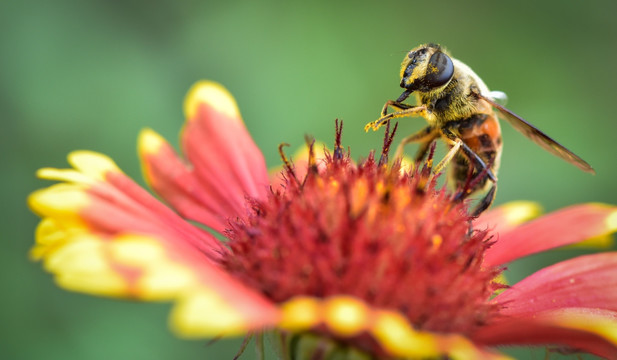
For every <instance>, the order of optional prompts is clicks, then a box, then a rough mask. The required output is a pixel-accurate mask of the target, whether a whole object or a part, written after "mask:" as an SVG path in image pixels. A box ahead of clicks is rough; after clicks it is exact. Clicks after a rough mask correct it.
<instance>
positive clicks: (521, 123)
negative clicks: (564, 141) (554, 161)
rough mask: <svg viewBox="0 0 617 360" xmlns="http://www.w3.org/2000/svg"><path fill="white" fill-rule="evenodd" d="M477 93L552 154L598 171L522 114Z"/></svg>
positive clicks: (522, 132) (584, 167)
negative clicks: (526, 119)
mask: <svg viewBox="0 0 617 360" xmlns="http://www.w3.org/2000/svg"><path fill="white" fill-rule="evenodd" d="M476 95H477V96H478V97H479V98H481V99H483V100H485V101H487V102H488V103H489V104H491V105H492V106H493V107H494V108H496V109H497V110H499V113H500V114H501V115H502V118H504V119H505V120H507V121H508V122H509V123H510V125H512V127H514V128H515V129H516V130H517V131H519V132H520V133H521V134H523V135H525V136H526V137H528V138H529V139H531V141H533V142H535V143H536V144H538V145H540V146H541V147H542V148H543V149H544V150H546V151H548V152H550V153H551V154H553V155H555V156H558V157H560V158H562V159H564V160H565V161H567V162H569V163H570V164H572V165H574V166H576V167H578V168H579V169H581V170H583V171H585V172H588V173H591V174H595V173H596V172H595V170H593V168H592V167H591V165H589V164H588V163H587V162H586V161H585V160H583V159H581V158H580V157H579V156H578V155H576V154H574V153H573V152H572V151H570V150H568V149H566V148H565V147H564V146H563V145H561V144H560V143H558V142H557V141H555V140H553V139H552V138H551V137H549V136H548V135H546V134H545V133H543V132H542V131H540V130H538V129H537V128H536V127H535V126H533V125H531V124H530V123H528V122H527V121H525V120H524V119H523V118H521V117H520V116H518V115H516V114H515V113H513V112H512V111H510V110H508V109H506V108H505V107H503V106H502V105H500V104H498V103H497V102H495V101H494V100H493V99H492V98H491V97H488V96H484V95H482V94H480V93H478V92H476Z"/></svg>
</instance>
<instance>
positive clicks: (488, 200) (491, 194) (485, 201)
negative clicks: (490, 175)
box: [472, 182, 497, 217]
mask: <svg viewBox="0 0 617 360" xmlns="http://www.w3.org/2000/svg"><path fill="white" fill-rule="evenodd" d="M496 193H497V183H495V182H492V183H491V188H490V189H489V190H488V192H487V193H486V195H484V198H482V200H480V202H479V203H478V205H476V207H475V208H474V209H473V213H472V216H473V217H477V216H479V215H480V214H482V213H483V212H484V211H485V210H486V209H488V208H489V206H491V204H492V203H493V201H494V200H495V195H496Z"/></svg>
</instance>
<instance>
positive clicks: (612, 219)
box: [606, 210, 617, 232]
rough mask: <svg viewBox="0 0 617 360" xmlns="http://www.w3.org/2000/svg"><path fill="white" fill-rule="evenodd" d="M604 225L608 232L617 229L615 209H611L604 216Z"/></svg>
mask: <svg viewBox="0 0 617 360" xmlns="http://www.w3.org/2000/svg"><path fill="white" fill-rule="evenodd" d="M606 226H607V227H608V229H609V231H610V232H614V231H617V210H615V211H613V212H612V213H611V214H610V215H609V216H608V217H607V218H606Z"/></svg>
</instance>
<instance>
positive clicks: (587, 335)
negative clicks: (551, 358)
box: [472, 308, 617, 360]
mask: <svg viewBox="0 0 617 360" xmlns="http://www.w3.org/2000/svg"><path fill="white" fill-rule="evenodd" d="M616 331H617V313H615V312H612V311H605V310H598V309H579V308H570V309H560V310H552V311H547V312H543V313H537V314H534V315H533V316H531V317H503V318H498V319H495V320H494V321H493V322H492V323H490V324H487V325H485V326H483V327H481V328H480V330H478V331H477V332H476V333H475V334H473V336H472V339H473V340H474V341H476V342H478V343H481V344H484V345H487V346H507V345H547V344H555V345H564V346H566V348H565V349H563V350H566V351H570V350H574V351H576V350H583V351H586V352H589V353H591V354H595V355H598V356H601V357H604V358H606V359H613V360H614V359H617V337H616V334H617V333H616Z"/></svg>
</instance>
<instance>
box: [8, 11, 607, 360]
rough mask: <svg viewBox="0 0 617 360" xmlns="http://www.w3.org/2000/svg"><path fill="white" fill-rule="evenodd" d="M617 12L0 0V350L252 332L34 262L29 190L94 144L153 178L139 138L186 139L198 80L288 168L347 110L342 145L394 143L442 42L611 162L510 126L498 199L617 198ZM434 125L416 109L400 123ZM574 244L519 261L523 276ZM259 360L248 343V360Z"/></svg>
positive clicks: (77, 348) (20, 355)
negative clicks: (184, 108)
mask: <svg viewBox="0 0 617 360" xmlns="http://www.w3.org/2000/svg"><path fill="white" fill-rule="evenodd" d="M615 14H617V2H615V1H591V2H575V1H571V2H566V1H557V0H555V1H535V0H519V1H510V2H497V1H491V0H485V1H466V2H461V1H450V2H448V1H443V2H429V1H381V2H370V3H368V2H366V3H364V2H361V1H339V2H336V1H323V2H322V1H311V2H308V1H302V2H301V1H290V2H273V1H242V2H234V1H229V0H226V1H218V2H217V1H159V2H153V1H136V0H126V1H103V0H100V1H80V0H56V1H44V0H40V1H36V0H34V1H28V0H26V1H11V0H6V1H2V2H0V109H1V120H0V159H1V160H2V176H1V177H0V181H1V186H0V189H2V204H3V206H2V207H1V210H0V211H1V212H2V216H0V219H1V221H2V229H1V230H2V231H1V234H2V235H1V236H2V250H1V251H0V267H1V270H0V288H1V289H2V291H1V295H0V358H1V359H43V358H45V359H50V360H51V359H231V358H232V357H233V355H234V354H235V352H236V350H237V349H238V347H239V343H240V341H239V340H223V341H219V342H217V343H215V344H212V345H208V344H207V342H206V341H183V340H178V339H176V338H174V337H173V335H172V334H171V333H170V332H169V330H168V329H167V327H166V316H167V313H168V310H169V305H167V304H141V303H132V302H122V301H114V300H108V299H99V298H94V297H89V296H84V295H80V294H74V293H68V292H65V291H63V290H60V289H58V288H56V287H55V286H54V285H53V281H52V278H51V277H50V276H49V275H48V274H46V273H44V272H43V271H42V270H41V269H40V265H39V264H35V263H30V262H29V261H28V259H27V255H26V254H27V251H28V248H29V247H30V245H31V244H32V242H33V231H34V228H35V225H36V223H37V218H36V217H35V216H34V215H32V214H31V213H30V212H29V211H28V209H27V208H26V205H25V198H26V196H27V194H28V193H29V192H31V191H32V190H34V189H36V188H39V187H42V186H45V185H46V183H45V182H43V181H40V180H37V179H35V178H34V171H35V170H36V169H37V168H39V167H43V166H58V167H64V166H65V164H66V162H65V156H66V154H67V153H68V152H69V151H71V150H74V149H92V150H96V151H101V152H104V153H106V154H109V155H110V156H111V157H113V158H114V159H115V160H116V161H117V163H118V164H119V165H120V166H121V167H122V168H123V169H124V170H125V171H126V172H127V173H128V174H129V175H131V176H133V177H135V178H140V170H139V164H138V161H137V157H136V151H135V140H136V136H137V133H138V131H139V130H140V129H141V128H143V127H146V126H148V127H152V128H154V129H155V130H157V131H158V132H160V133H162V134H163V135H164V136H165V137H167V138H168V139H172V142H173V143H174V144H177V140H176V139H177V132H178V130H179V128H180V126H181V124H182V121H183V118H182V112H181V104H182V99H183V97H184V94H185V92H186V91H187V89H188V88H189V87H190V85H191V84H192V83H193V82H195V81H196V80H198V79H203V78H206V79H213V80H216V81H219V82H221V83H223V84H224V85H225V86H227V87H228V88H229V89H230V91H231V92H232V93H233V94H234V95H235V96H236V98H237V100H238V103H239V105H240V109H241V111H242V113H243V116H244V118H245V121H246V124H247V127H248V128H249V130H250V131H251V133H252V134H253V136H254V138H255V141H256V142H257V144H258V145H259V146H260V147H261V149H262V150H263V152H264V154H265V156H266V159H267V162H268V164H269V165H270V166H275V165H277V164H279V158H278V155H277V150H276V149H277V145H278V144H279V143H281V142H288V143H290V144H292V147H300V146H301V145H302V144H303V141H304V140H303V137H304V135H305V134H312V135H314V136H315V137H316V138H318V139H321V140H323V141H326V142H331V141H332V138H333V127H334V119H335V118H340V119H343V120H344V121H345V131H344V143H345V144H346V145H349V146H350V147H351V149H352V155H353V156H354V157H356V158H359V157H361V156H364V155H366V154H367V152H368V151H369V150H370V149H372V148H376V147H379V146H380V144H381V140H382V139H381V137H382V132H378V133H369V134H365V133H364V131H363V126H364V124H365V123H367V122H369V121H372V120H374V119H375V118H376V116H378V114H379V110H380V109H381V107H382V105H383V103H384V102H385V101H386V100H388V99H394V98H396V97H397V96H398V95H399V94H400V93H401V89H400V88H399V87H398V83H399V79H398V71H399V64H400V61H401V59H402V58H403V56H404V55H405V53H406V52H407V51H408V50H409V49H410V48H411V47H414V46H416V45H417V44H420V43H423V42H438V43H441V44H443V45H445V46H446V47H447V48H448V49H449V50H450V51H451V52H452V54H453V55H454V56H455V57H457V58H459V59H461V60H463V61H464V62H466V63H467V64H469V65H470V66H471V67H472V68H473V69H474V70H475V71H476V72H477V73H478V74H480V75H481V76H482V78H483V79H484V80H485V82H486V83H487V84H488V85H489V87H491V89H494V90H497V89H498V90H503V91H505V92H507V94H508V95H509V99H510V100H509V103H508V107H509V108H511V109H512V110H514V111H515V112H517V113H519V114H521V115H522V116H524V117H525V118H526V119H527V120H529V121H530V122H532V123H533V124H535V125H536V126H538V127H539V128H541V129H543V130H544V131H545V132H547V133H548V134H550V135H551V136H553V137H554V138H556V139H558V140H559V141H560V142H562V143H563V144H565V145H566V146H568V147H569V148H570V149H571V150H573V151H575V152H576V153H577V154H579V155H580V156H581V157H583V158H584V159H586V160H587V161H589V162H590V163H591V164H592V165H593V166H594V167H595V169H596V170H597V173H598V174H597V176H591V175H589V174H585V173H583V172H581V171H579V170H577V169H576V168H575V167H573V166H571V165H568V164H567V163H565V162H563V161H561V160H559V159H557V158H555V157H553V156H551V155H549V154H548V153H546V152H544V151H543V150H541V149H540V148H539V147H537V146H535V145H533V144H532V143H531V142H530V141H528V140H527V139H525V138H524V137H523V136H521V135H520V134H518V133H516V132H515V131H514V130H513V129H512V128H511V127H509V126H508V125H507V124H502V125H503V133H504V135H503V136H504V142H505V150H504V154H503V158H502V168H501V172H500V174H499V175H500V182H499V192H498V196H497V201H496V203H497V204H499V203H504V202H507V201H511V200H518V199H530V200H536V201H538V202H540V203H541V204H542V205H543V206H544V207H545V209H546V210H554V209H557V208H560V207H564V206H567V205H570V204H574V203H580V202H589V201H593V202H608V203H613V204H617V193H616V191H615V190H616V185H615V183H616V180H615V179H616V178H617V167H616V166H615V160H614V159H615V153H616V150H617V145H616V139H617V121H616V119H615V115H614V114H615V112H614V107H615V104H616V102H617V101H616V97H615V83H616V81H617V77H616V70H615V64H616V54H617V41H616V40H615V39H617V25H616V24H615V23H616V22H615ZM423 125H424V122H423V121H422V120H421V119H403V120H401V124H400V131H401V132H400V134H404V133H410V132H412V131H415V130H417V129H419V128H420V127H421V126H423ZM409 150H410V151H413V147H411V148H410V149H409ZM290 151H291V150H290ZM573 254H574V252H573V251H563V250H562V251H557V252H554V253H552V254H549V255H543V256H534V257H532V258H530V259H525V260H523V261H519V262H517V263H515V264H512V266H511V269H512V270H513V273H512V274H511V276H510V277H511V279H513V280H517V279H520V278H521V277H523V276H524V275H525V274H529V273H530V272H532V271H534V270H536V269H538V268H539V267H541V266H542V265H543V264H547V263H552V262H555V261H557V260H558V259H560V258H566V257H570V256H572V255H573ZM510 353H511V354H513V355H515V356H517V357H519V358H523V359H526V358H529V359H542V358H544V356H545V354H546V353H545V351H544V350H535V351H534V350H530V349H515V350H512V351H511V352H510ZM551 356H553V357H554V358H557V357H559V356H558V355H551ZM252 358H254V352H253V350H252V349H251V348H249V350H248V351H247V352H246V354H245V355H244V356H243V359H252Z"/></svg>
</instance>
